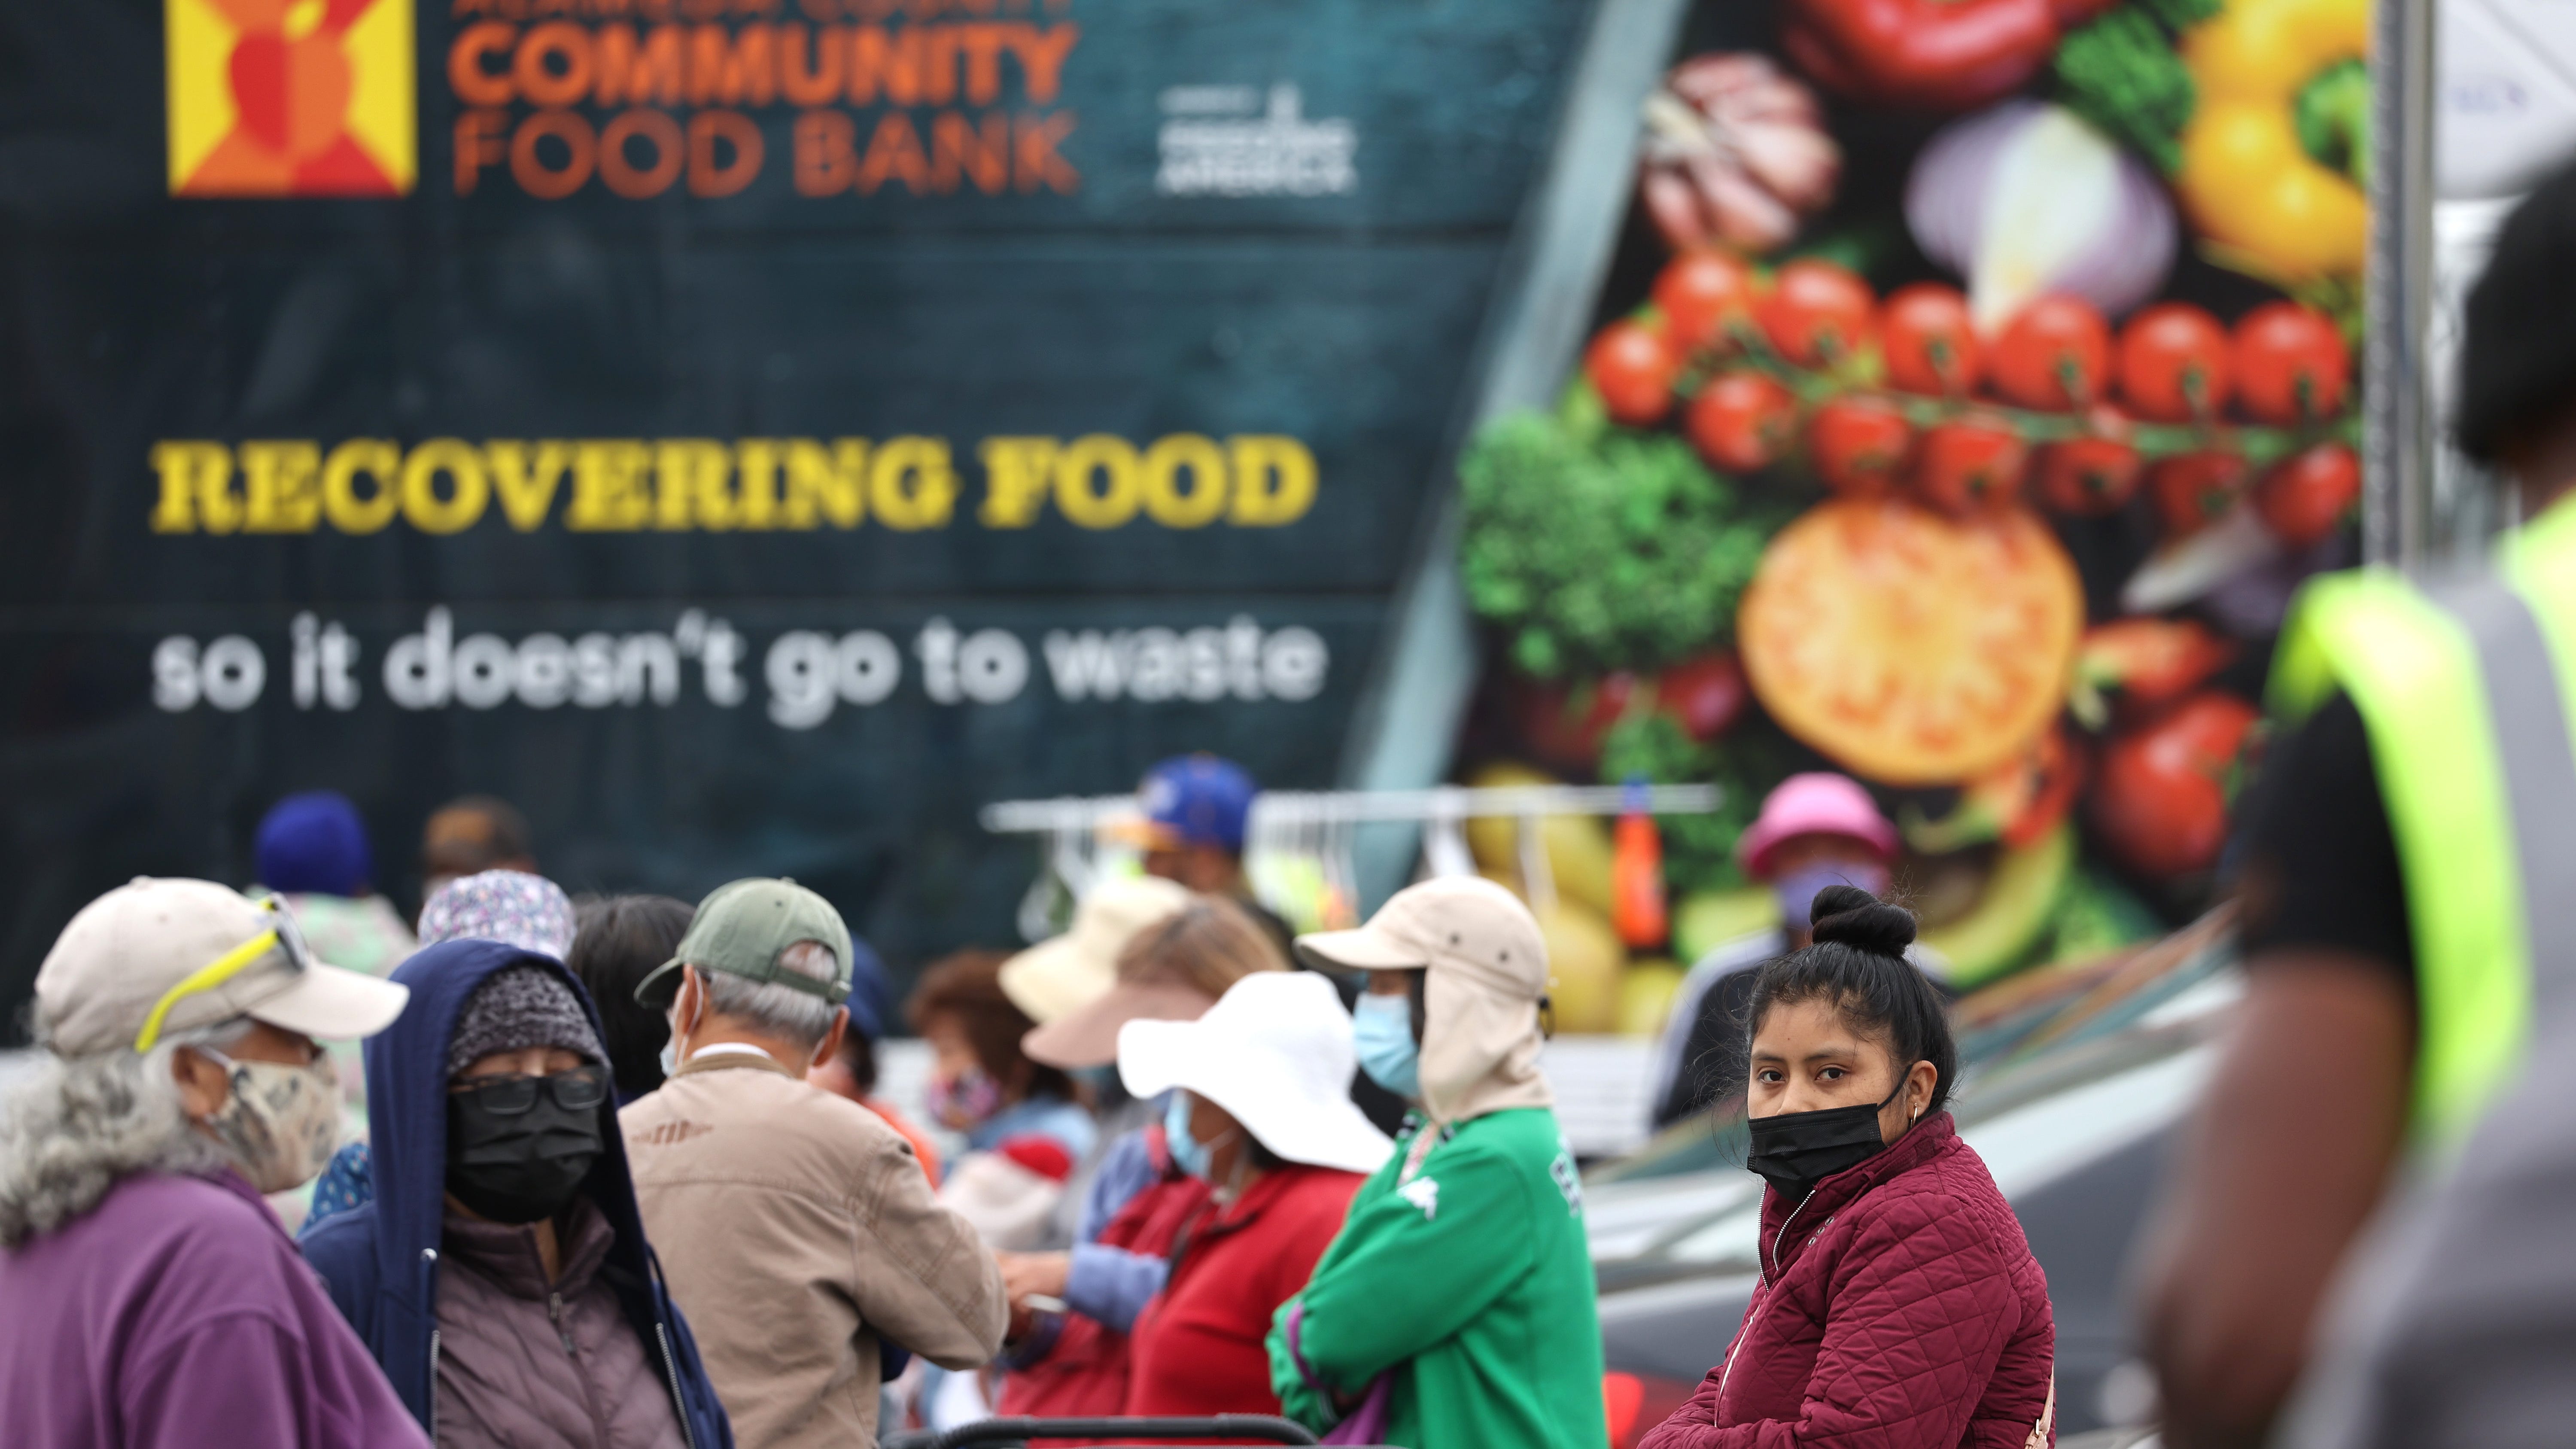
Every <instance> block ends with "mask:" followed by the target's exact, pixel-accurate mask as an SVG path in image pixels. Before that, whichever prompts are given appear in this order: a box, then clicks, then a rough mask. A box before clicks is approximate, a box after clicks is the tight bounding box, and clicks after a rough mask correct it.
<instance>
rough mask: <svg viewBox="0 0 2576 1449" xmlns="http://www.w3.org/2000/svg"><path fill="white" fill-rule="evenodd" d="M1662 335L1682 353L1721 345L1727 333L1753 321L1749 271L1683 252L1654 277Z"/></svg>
mask: <svg viewBox="0 0 2576 1449" xmlns="http://www.w3.org/2000/svg"><path fill="white" fill-rule="evenodd" d="M1654 298H1655V306H1656V307H1657V308H1658V309H1659V310H1661V311H1662V312H1663V314H1664V331H1665V333H1666V335H1668V336H1670V337H1671V338H1672V339H1673V343H1674V345H1675V346H1677V347H1679V348H1680V349H1682V350H1683V351H1685V352H1688V351H1690V350H1691V349H1693V348H1699V347H1713V346H1716V345H1718V344H1719V343H1721V342H1724V341H1725V340H1726V333H1727V328H1728V327H1729V326H1731V325H1732V324H1734V323H1735V322H1738V321H1750V320H1751V319H1752V316H1753V269H1752V268H1750V267H1748V266H1746V265H1745V264H1744V263H1743V262H1741V261H1739V260H1737V259H1736V258H1735V257H1734V256H1733V255H1731V254H1729V253H1726V252H1721V251H1688V252H1684V253H1682V254H1681V255H1680V256H1677V257H1675V258H1673V259H1672V260H1671V261H1669V262H1666V263H1665V264H1664V270H1663V271H1662V272H1661V273H1660V274H1658V275H1657V276H1656V278H1655V292H1654Z"/></svg>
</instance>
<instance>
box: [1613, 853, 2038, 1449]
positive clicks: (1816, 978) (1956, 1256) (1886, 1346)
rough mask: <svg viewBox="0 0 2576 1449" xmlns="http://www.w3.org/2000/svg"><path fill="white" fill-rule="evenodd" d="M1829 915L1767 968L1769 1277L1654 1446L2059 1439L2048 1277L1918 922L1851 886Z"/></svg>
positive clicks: (1763, 1153)
mask: <svg viewBox="0 0 2576 1449" xmlns="http://www.w3.org/2000/svg"><path fill="white" fill-rule="evenodd" d="M1813 915H1814V918H1815V925H1814V935H1815V944H1814V945H1812V946H1809V947H1807V948H1806V949H1805V950H1802V951H1797V952H1794V953H1792V954H1790V955H1788V956H1784V957H1782V958H1780V959H1779V960H1776V961H1773V962H1771V963H1770V964H1769V965H1767V966H1764V967H1763V968H1762V974H1761V976H1760V978H1759V979H1758V980H1757V981H1756V982H1755V984H1754V987H1753V995H1752V1000H1751V1004H1750V1008H1749V1011H1748V1020H1749V1022H1750V1031H1749V1032H1748V1035H1749V1037H1750V1038H1751V1049H1750V1053H1749V1055H1750V1061H1751V1067H1750V1074H1751V1081H1750V1082H1749V1083H1748V1085H1747V1088H1746V1099H1747V1106H1746V1110H1747V1113H1748V1115H1749V1117H1750V1119H1751V1120H1750V1123H1749V1126H1750V1127H1751V1130H1752V1150H1751V1152H1750V1153H1749V1155H1748V1156H1747V1159H1746V1166H1748V1167H1750V1168H1751V1169H1752V1170H1753V1171H1754V1172H1756V1173H1758V1174H1760V1175H1761V1177H1762V1178H1763V1180H1764V1181H1766V1182H1768V1183H1769V1184H1770V1189H1769V1190H1768V1191H1767V1192H1766V1193H1764V1195H1763V1201H1762V1247H1761V1255H1762V1264H1761V1266H1762V1284H1761V1286H1760V1288H1758V1289H1757V1290H1756V1291H1755V1293H1754V1295H1753V1302H1752V1304H1751V1305H1750V1306H1749V1307H1747V1308H1746V1309H1745V1311H1744V1324H1743V1326H1742V1327H1741V1328H1739V1329H1738V1330H1737V1331H1736V1335H1735V1342H1734V1343H1733V1344H1731V1345H1729V1346H1728V1348H1727V1351H1726V1359H1725V1361H1724V1362H1722V1363H1720V1364H1719V1365H1718V1366H1717V1367H1715V1368H1713V1369H1711V1370H1709V1373H1708V1377H1707V1378H1706V1379H1705V1380H1703V1381H1702V1382H1701V1384H1700V1388H1699V1392H1698V1394H1696V1395H1695V1396H1693V1397H1692V1399H1691V1401H1690V1402H1689V1403H1687V1404H1684V1405H1683V1406H1682V1407H1681V1408H1680V1409H1678V1410H1676V1411H1675V1412H1674V1414H1673V1416H1672V1417H1671V1418H1669V1419H1666V1420H1665V1421H1664V1422H1663V1423H1662V1424H1661V1425H1659V1426H1657V1427H1656V1429H1655V1430H1654V1432H1652V1433H1650V1434H1648V1435H1647V1436H1646V1437H1645V1440H1644V1441H1643V1442H1642V1443H1641V1444H1640V1445H1639V1449H1788V1446H1793V1445H1806V1444H1834V1445H1849V1446H1872V1449H1950V1446H1952V1445H1960V1446H1975V1449H2047V1446H2049V1445H2052V1444H2054V1443H2056V1441H2057V1435H2056V1417H2057V1416H2056V1408H2057V1390H2056V1375H2055V1354H2056V1341H2057V1330H2056V1325H2055V1323H2054V1321H2053V1320H2052V1318H2051V1317H2050V1314H2049V1307H2048V1280H2047V1278H2046V1276H2045V1275H2044V1274H2042V1273H2041V1272H2040V1267H2039V1263H2038V1260H2036V1259H2034V1258H2033V1257H2031V1254H2030V1245H2029V1243H2028V1242H2026V1241H2025V1240H2024V1239H2023V1237H2022V1231H2021V1224H2020V1222H2019V1220H2017V1219H2016V1218H2014V1216H2013V1213H2012V1208H2011V1207H2010V1206H2009V1205H2007V1204H2006V1203H2005V1202H2004V1197H2003V1194H2002V1193H2001V1192H1998V1191H1997V1190H1996V1189H1995V1182H1994V1178H1993V1177H1992V1176H1991V1175H1990V1174H1988V1173H1987V1171H1986V1165H1985V1163H1984V1161H1983V1160H1982V1159H1980V1158H1979V1157H1978V1156H1977V1154H1976V1153H1975V1152H1974V1151H1973V1150H1971V1149H1970V1148H1969V1146H1968V1145H1967V1144H1966V1143H1965V1142H1962V1141H1960V1140H1959V1136H1958V1133H1957V1132H1956V1131H1955V1130H1953V1128H1952V1126H1951V1123H1950V1115H1949V1113H1947V1112H1945V1111H1943V1110H1942V1108H1943V1105H1944V1104H1945V1103H1946V1102H1947V1101H1948V1100H1949V1095H1950V1086H1951V1081H1952V1078H1953V1077H1955V1076H1956V1075H1957V1072H1958V1061H1959V1056H1958V1049H1957V1047H1956V1046H1955V1045H1954V1044H1953V1043H1952V1042H1951V1039H1950V1028H1949V1023H1948V1020H1947V1018H1946V1017H1945V1016H1944V1014H1943V1011H1942V1006H1941V999H1940V996H1939V994H1938V993H1937V992H1936V991H1934V990H1933V988H1932V985H1931V983H1930V982H1929V981H1927V980H1926V979H1925V978H1924V976H1923V974H1922V973H1921V972H1919V971H1917V970H1915V969H1914V968H1913V967H1912V966H1910V965H1908V964H1907V963H1906V960H1905V948H1906V946H1907V945H1908V944H1909V943H1911V942H1912V941H1913V939H1914V917H1913V916H1912V915H1911V914H1910V913H1908V912H1907V911H1905V910H1904V909H1902V908H1901V907H1897V906H1891V905H1887V904H1884V903H1882V902H1881V901H1880V900H1879V899H1878V898H1877V897H1875V896H1873V895H1870V894H1869V893H1868V892H1866V891H1862V890H1859V889H1857V888H1854V887H1851V886H1830V887H1828V888H1826V889H1824V890H1822V891H1819V892H1817V894H1816V898H1815V902H1814V911H1813Z"/></svg>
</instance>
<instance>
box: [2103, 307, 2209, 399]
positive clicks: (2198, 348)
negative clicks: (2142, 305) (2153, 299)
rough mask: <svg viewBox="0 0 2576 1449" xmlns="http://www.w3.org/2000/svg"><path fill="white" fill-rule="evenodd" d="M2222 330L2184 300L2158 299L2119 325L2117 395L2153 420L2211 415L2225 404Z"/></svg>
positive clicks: (2206, 314) (2197, 308) (2198, 309)
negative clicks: (2124, 325)
mask: <svg viewBox="0 0 2576 1449" xmlns="http://www.w3.org/2000/svg"><path fill="white" fill-rule="evenodd" d="M2233 383H2234V379H2233V378H2232V377H2231V376H2230V375H2229V373H2228V346H2227V329H2226V328H2225V327H2222V326H2220V325H2219V322H2218V319H2217V318H2215V317H2212V316H2211V315H2209V313H2208V312H2207V311H2206V310H2204V309H2202V308H2199V307H2195V306H2193V305H2191V304H2190V303H2189V302H2159V303H2157V304H2156V305H2155V306H2152V307H2149V308H2147V309H2146V310H2144V311H2142V312H2140V313H2138V315H2136V316H2134V317H2132V318H2130V319H2129V325H2128V326H2126V327H2123V328H2121V329H2120V395H2121V396H2122V397H2124V398H2126V399H2128V402H2129V408H2130V410H2131V411H2133V412H2135V413H2137V414H2138V415H2139V416H2140V417H2145V418H2153V419H2155V420H2156V421H2158V422H2165V423H2187V422H2190V421H2192V420H2193V419H2195V418H2213V417H2216V416H2218V414H2219V413H2220V412H2221V411H2223V410H2224V409H2225V408H2226V406H2227V395H2228V390H2229V388H2230V387H2231V386H2232V385H2233Z"/></svg>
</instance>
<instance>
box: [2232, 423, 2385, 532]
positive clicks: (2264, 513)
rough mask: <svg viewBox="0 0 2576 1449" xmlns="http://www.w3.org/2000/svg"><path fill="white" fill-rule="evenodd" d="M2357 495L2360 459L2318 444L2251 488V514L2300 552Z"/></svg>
mask: <svg viewBox="0 0 2576 1449" xmlns="http://www.w3.org/2000/svg"><path fill="white" fill-rule="evenodd" d="M2360 497H2361V459H2359V458H2357V457H2355V456H2354V455H2353V451H2352V449H2350V448H2348V447H2346V446H2344V445H2343V444H2341V443H2319V444H2317V445H2316V446H2315V447H2313V448H2310V449H2308V450H2306V451H2305V452H2302V453H2300V454H2298V455H2297V456H2295V457H2291V458H2287V459H2284V460H2283V461H2281V462H2279V463H2276V464H2274V465H2273V466H2272V470H2271V471H2270V472H2268V473H2265V474H2264V475H2263V481H2262V482H2260V483H2257V484H2255V485H2254V512H2255V514H2256V515H2257V516H2258V517H2260V518H2261V519H2262V520H2263V526H2264V527H2265V528H2268V529H2270V530H2272V536H2273V537H2274V538H2277V539H2279V540H2281V542H2283V543H2286V544H2288V545H2290V546H2291V547H2292V548H2306V547H2307V546H2309V545H2310V544H2313V543H2315V542H2316V541H2317V540H2319V539H2321V538H2324V537H2325V536H2326V535H2327V534H2329V533H2332V532H2334V528H2335V525H2336V524H2337V523H2339V522H2341V521H2342V520H2343V515H2344V511H2345V510H2347V509H2349V508H2351V507H2352V505H2353V504H2354V502H2355V501H2357V500H2358V499H2359V498H2360Z"/></svg>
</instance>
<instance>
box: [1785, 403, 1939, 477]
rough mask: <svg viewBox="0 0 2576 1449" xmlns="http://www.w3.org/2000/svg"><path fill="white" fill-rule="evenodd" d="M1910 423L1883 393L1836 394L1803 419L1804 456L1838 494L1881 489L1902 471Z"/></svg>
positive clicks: (1909, 442) (1910, 440) (1911, 429)
mask: <svg viewBox="0 0 2576 1449" xmlns="http://www.w3.org/2000/svg"><path fill="white" fill-rule="evenodd" d="M1913 442H1914V425H1913V424H1911V423H1909V422H1907V421H1906V420H1905V414H1904V413H1902V412H1900V411H1898V410H1897V408H1896V405H1895V404H1893V403H1890V402H1888V401H1887V400H1885V399H1884V398H1874V397H1870V396H1867V395H1866V394H1858V395H1854V396H1850V397H1838V398H1835V399H1834V400H1833V401H1831V402H1829V403H1826V404H1825V405H1824V406H1823V407H1820V408H1818V409H1816V415H1815V416H1814V417H1813V418H1810V419H1808V421H1807V457H1808V460H1809V461H1810V462H1812V463H1814V464H1815V467H1816V476H1817V477H1819V478H1821V479H1823V480H1824V483H1825V486H1826V487H1828V488H1831V489H1833V490H1834V491H1835V492H1837V493H1846V494H1850V495H1853V496H1855V497H1858V496H1862V495H1868V494H1878V493H1885V492H1887V491H1889V490H1890V489H1891V488H1893V487H1895V485H1896V481H1897V479H1898V478H1899V477H1900V476H1901V475H1902V474H1903V472H1904V470H1905V457H1906V454H1907V453H1908V452H1909V451H1910V449H1911V445H1912V444H1913Z"/></svg>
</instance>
